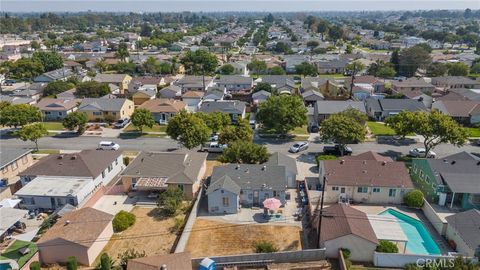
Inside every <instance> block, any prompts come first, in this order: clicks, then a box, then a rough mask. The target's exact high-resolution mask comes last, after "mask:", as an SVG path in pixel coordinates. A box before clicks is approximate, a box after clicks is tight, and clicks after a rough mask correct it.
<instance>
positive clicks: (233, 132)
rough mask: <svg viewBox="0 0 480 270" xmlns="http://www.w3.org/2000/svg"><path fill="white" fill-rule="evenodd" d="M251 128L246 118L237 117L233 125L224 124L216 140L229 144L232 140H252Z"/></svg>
mask: <svg viewBox="0 0 480 270" xmlns="http://www.w3.org/2000/svg"><path fill="white" fill-rule="evenodd" d="M252 139H253V130H252V127H250V123H249V122H248V120H246V119H238V120H237V123H236V125H235V126H226V127H225V128H224V129H222V131H221V132H220V135H219V136H218V140H219V142H220V143H221V144H229V143H231V142H234V141H238V140H240V141H252Z"/></svg>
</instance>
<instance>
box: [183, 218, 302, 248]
mask: <svg viewBox="0 0 480 270" xmlns="http://www.w3.org/2000/svg"><path fill="white" fill-rule="evenodd" d="M259 240H268V241H272V242H273V243H274V244H275V245H276V246H277V247H278V248H279V250H280V251H292V250H300V249H301V240H300V228H299V227H296V226H277V225H252V224H232V223H223V222H216V221H211V220H206V219H197V221H196V222H195V224H194V225H193V230H192V232H191V234H190V238H189V239H188V243H187V250H188V251H190V253H192V257H200V256H214V255H233V254H247V253H253V252H255V250H254V244H255V242H257V241H259Z"/></svg>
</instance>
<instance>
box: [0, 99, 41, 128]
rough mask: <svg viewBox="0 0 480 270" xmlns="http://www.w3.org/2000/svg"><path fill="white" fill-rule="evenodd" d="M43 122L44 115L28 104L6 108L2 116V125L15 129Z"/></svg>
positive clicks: (0, 122) (0, 118) (0, 117)
mask: <svg viewBox="0 0 480 270" xmlns="http://www.w3.org/2000/svg"><path fill="white" fill-rule="evenodd" d="M41 120H42V113H41V112H40V111H39V110H38V108H36V107H33V106H32V105H28V104H15V105H10V106H6V107H4V108H3V109H2V113H1V115H0V124H2V125H4V126H9V127H15V128H16V127H18V126H24V125H26V124H30V123H33V122H38V121H41Z"/></svg>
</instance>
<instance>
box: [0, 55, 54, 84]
mask: <svg viewBox="0 0 480 270" xmlns="http://www.w3.org/2000/svg"><path fill="white" fill-rule="evenodd" d="M0 67H1V69H2V71H1V72H2V73H3V74H7V76H8V77H10V78H14V79H33V78H34V77H36V76H38V75H40V74H42V73H43V72H44V71H45V69H44V67H43V65H42V63H41V62H40V61H39V60H37V59H31V58H20V59H18V60H17V61H15V62H12V61H5V62H4V63H2V64H1V65H0Z"/></svg>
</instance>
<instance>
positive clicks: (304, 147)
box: [288, 142, 308, 153]
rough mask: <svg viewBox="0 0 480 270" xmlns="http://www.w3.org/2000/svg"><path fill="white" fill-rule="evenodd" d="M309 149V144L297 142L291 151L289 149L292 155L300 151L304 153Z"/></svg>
mask: <svg viewBox="0 0 480 270" xmlns="http://www.w3.org/2000/svg"><path fill="white" fill-rule="evenodd" d="M307 149H308V142H297V143H295V144H294V145H292V147H290V149H288V152H290V153H298V152H300V151H304V150H307Z"/></svg>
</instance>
